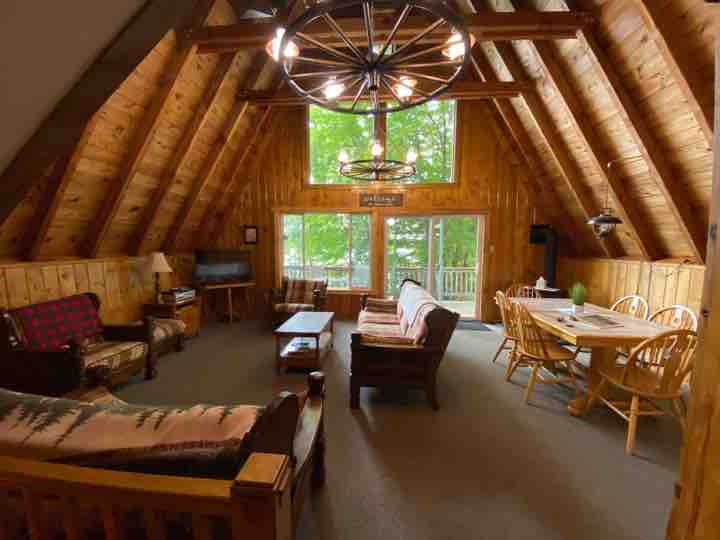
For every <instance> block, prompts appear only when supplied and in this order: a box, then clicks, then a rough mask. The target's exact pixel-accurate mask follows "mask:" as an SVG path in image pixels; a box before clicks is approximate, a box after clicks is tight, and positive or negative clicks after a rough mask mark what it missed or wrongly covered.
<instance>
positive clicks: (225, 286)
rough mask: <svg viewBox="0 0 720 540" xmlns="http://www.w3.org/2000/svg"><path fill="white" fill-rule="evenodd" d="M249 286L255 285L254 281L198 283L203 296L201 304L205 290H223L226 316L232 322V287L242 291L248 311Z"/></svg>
mask: <svg viewBox="0 0 720 540" xmlns="http://www.w3.org/2000/svg"><path fill="white" fill-rule="evenodd" d="M251 287H255V282H254V281H228V282H227V283H209V284H207V285H200V286H198V288H199V289H200V291H201V293H202V296H203V306H204V305H205V302H204V297H205V293H206V292H210V291H222V290H224V291H225V294H226V308H227V318H228V322H229V323H230V324H232V323H233V317H234V311H233V299H232V293H233V289H240V290H242V291H243V293H244V297H245V305H246V306H247V309H248V313H249V312H250V307H251V306H250V294H249V293H248V289H250V288H251Z"/></svg>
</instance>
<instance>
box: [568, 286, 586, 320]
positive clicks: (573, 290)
mask: <svg viewBox="0 0 720 540" xmlns="http://www.w3.org/2000/svg"><path fill="white" fill-rule="evenodd" d="M568 292H569V293H570V298H571V299H572V303H573V306H572V307H573V313H576V314H577V313H582V312H583V311H584V309H585V300H586V299H587V289H586V288H585V285H583V284H582V283H580V282H579V281H578V282H577V283H576V284H575V285H573V286H572V287H570V290H569V291H568Z"/></svg>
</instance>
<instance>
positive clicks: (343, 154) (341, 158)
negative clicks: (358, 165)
mask: <svg viewBox="0 0 720 540" xmlns="http://www.w3.org/2000/svg"><path fill="white" fill-rule="evenodd" d="M338 161H339V162H340V163H343V164H344V163H347V162H349V161H350V155H349V154H348V153H347V151H346V150H340V153H339V154H338Z"/></svg>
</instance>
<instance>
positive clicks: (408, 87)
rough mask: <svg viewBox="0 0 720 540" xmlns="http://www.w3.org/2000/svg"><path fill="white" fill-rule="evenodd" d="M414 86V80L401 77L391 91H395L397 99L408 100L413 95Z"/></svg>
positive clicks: (415, 83) (415, 81)
mask: <svg viewBox="0 0 720 540" xmlns="http://www.w3.org/2000/svg"><path fill="white" fill-rule="evenodd" d="M416 85H417V80H416V79H413V78H412V77H407V76H405V75H403V76H402V77H400V79H399V81H398V82H396V83H395V84H394V85H393V90H395V93H396V94H397V97H399V98H400V99H408V98H410V97H412V95H413V94H414V93H415V90H414V88H415V86H416Z"/></svg>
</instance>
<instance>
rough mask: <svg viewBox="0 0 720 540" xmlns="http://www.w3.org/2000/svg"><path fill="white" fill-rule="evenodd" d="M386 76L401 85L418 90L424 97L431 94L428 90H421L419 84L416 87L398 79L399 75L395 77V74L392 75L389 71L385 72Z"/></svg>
mask: <svg viewBox="0 0 720 540" xmlns="http://www.w3.org/2000/svg"><path fill="white" fill-rule="evenodd" d="M385 78H387V79H390V80H391V81H393V82H394V83H397V84H399V85H400V86H404V87H405V88H409V89H410V90H413V91H414V92H417V93H418V94H420V95H421V96H423V97H429V96H430V94H428V93H427V92H425V91H423V90H421V89H420V88H418V87H417V86H415V87H413V86H410V85H409V84H407V83H406V82H405V81H403V80H402V79H398V78H397V77H395V76H393V75H390V74H389V73H385Z"/></svg>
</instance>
